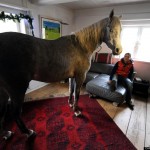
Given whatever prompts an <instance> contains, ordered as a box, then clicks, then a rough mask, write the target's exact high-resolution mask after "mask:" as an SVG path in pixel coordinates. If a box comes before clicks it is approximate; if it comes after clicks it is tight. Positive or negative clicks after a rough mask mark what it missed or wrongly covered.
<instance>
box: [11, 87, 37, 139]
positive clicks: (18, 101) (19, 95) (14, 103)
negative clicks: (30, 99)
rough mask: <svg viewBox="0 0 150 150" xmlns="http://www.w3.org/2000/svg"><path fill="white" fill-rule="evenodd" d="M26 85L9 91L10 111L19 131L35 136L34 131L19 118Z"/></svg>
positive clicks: (28, 135)
mask: <svg viewBox="0 0 150 150" xmlns="http://www.w3.org/2000/svg"><path fill="white" fill-rule="evenodd" d="M27 87H28V86H24V87H20V88H16V87H15V88H14V89H15V90H13V92H12V93H11V111H12V115H13V118H14V119H15V121H16V123H17V125H18V127H19V129H20V131H21V132H22V133H24V134H26V135H27V137H35V135H36V133H35V132H34V131H33V130H29V129H28V128H27V127H26V126H25V124H24V122H23V121H22V119H21V111H22V105H23V101H24V96H25V92H26V89H27Z"/></svg>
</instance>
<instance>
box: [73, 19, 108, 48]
mask: <svg viewBox="0 0 150 150" xmlns="http://www.w3.org/2000/svg"><path fill="white" fill-rule="evenodd" d="M105 22H106V19H103V20H101V21H99V22H96V23H94V24H92V25H90V26H88V27H85V28H83V29H81V30H80V31H78V32H75V36H76V38H77V39H78V41H79V42H80V44H81V46H83V47H84V48H85V47H86V48H87V49H88V48H90V47H89V41H90V45H91V44H92V45H91V47H94V46H95V45H97V44H98V43H99V40H100V34H101V30H102V29H103V26H104V25H105Z"/></svg>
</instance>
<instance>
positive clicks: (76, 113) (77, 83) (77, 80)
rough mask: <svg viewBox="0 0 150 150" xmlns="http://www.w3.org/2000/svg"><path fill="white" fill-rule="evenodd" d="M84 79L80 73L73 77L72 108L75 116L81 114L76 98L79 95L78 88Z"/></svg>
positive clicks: (77, 98)
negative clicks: (74, 82)
mask: <svg viewBox="0 0 150 150" xmlns="http://www.w3.org/2000/svg"><path fill="white" fill-rule="evenodd" d="M84 79H85V76H82V75H81V74H80V75H78V76H77V77H76V78H75V81H76V84H75V85H76V86H75V95H74V104H73V110H74V114H75V116H80V115H82V113H81V111H80V109H79V107H78V100H79V95H80V89H81V86H82V84H83V81H84Z"/></svg>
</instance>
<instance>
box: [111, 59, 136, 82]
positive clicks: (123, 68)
mask: <svg viewBox="0 0 150 150" xmlns="http://www.w3.org/2000/svg"><path fill="white" fill-rule="evenodd" d="M133 71H134V67H133V61H132V60H130V61H129V62H128V63H125V62H124V59H123V58H122V59H121V60H120V61H118V62H117V63H116V64H115V66H114V68H113V70H112V72H111V75H110V80H112V77H113V75H114V74H118V75H121V76H123V77H125V78H129V79H130V78H132V74H133Z"/></svg>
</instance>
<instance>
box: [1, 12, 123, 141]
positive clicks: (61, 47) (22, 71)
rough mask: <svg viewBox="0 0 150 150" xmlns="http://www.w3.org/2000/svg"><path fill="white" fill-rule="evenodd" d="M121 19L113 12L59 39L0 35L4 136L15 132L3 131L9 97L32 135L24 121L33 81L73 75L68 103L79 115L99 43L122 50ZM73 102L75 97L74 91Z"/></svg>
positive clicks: (24, 129) (22, 127) (14, 112)
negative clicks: (25, 100)
mask: <svg viewBox="0 0 150 150" xmlns="http://www.w3.org/2000/svg"><path fill="white" fill-rule="evenodd" d="M120 32H121V24H120V18H119V17H116V16H114V12H113V11H111V13H110V15H109V17H108V18H105V19H103V20H101V21H99V22H97V23H95V24H93V25H91V26H89V27H87V28H84V29H82V30H81V31H79V32H76V33H75V34H74V35H68V36H62V37H61V38H59V39H57V40H51V41H49V40H43V39H39V38H35V37H32V36H29V35H25V34H21V33H13V32H12V33H10V32H7V33H1V34H0V133H1V134H3V137H4V138H5V139H7V138H9V137H10V136H11V135H12V132H10V131H6V132H4V131H3V128H2V122H3V120H4V117H5V114H6V111H7V104H8V99H9V98H10V100H11V103H10V110H9V111H11V114H12V115H13V118H14V119H15V121H16V123H17V125H18V127H19V129H20V130H21V131H22V132H23V133H25V134H27V135H28V137H32V136H33V135H35V132H34V131H33V130H29V129H28V128H27V127H26V126H25V124H24V123H23V121H22V120H21V116H20V115H21V109H22V105H23V101H24V96H25V92H26V90H27V88H28V85H29V82H30V81H31V80H38V81H43V82H56V81H61V80H64V79H67V78H70V84H69V89H70V96H69V105H70V106H72V107H73V110H74V112H75V114H76V115H77V116H78V115H80V114H81V112H80V111H79V109H78V99H79V94H80V88H81V86H82V84H83V82H84V79H85V76H86V73H87V71H88V70H89V68H90V62H91V56H92V53H93V51H94V50H95V49H96V47H97V45H98V44H101V43H102V42H105V43H106V44H107V46H108V47H110V48H111V49H112V53H113V54H114V55H118V54H120V53H121V52H122V47H121V44H120ZM74 92H75V94H74V101H73V100H72V97H73V93H74Z"/></svg>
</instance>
